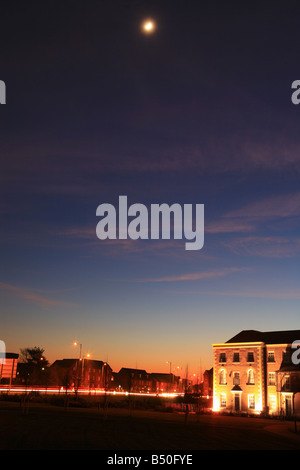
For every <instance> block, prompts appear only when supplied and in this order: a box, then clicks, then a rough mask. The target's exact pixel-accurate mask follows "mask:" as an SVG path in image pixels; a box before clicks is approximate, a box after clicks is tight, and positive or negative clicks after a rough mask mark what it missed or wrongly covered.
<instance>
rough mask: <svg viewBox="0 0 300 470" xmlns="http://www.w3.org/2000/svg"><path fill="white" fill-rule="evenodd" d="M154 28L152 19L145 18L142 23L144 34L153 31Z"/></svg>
mask: <svg viewBox="0 0 300 470" xmlns="http://www.w3.org/2000/svg"><path fill="white" fill-rule="evenodd" d="M155 28H156V26H155V23H154V21H152V20H145V21H144V22H143V24H142V31H143V32H144V33H146V34H151V33H154V31H155Z"/></svg>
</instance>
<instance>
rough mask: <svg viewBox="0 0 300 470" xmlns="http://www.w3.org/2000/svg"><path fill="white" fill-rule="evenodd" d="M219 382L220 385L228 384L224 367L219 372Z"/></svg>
mask: <svg viewBox="0 0 300 470" xmlns="http://www.w3.org/2000/svg"><path fill="white" fill-rule="evenodd" d="M219 384H220V385H226V372H225V370H224V369H222V370H221V371H220V374H219Z"/></svg>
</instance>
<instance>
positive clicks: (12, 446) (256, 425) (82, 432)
mask: <svg viewBox="0 0 300 470" xmlns="http://www.w3.org/2000/svg"><path fill="white" fill-rule="evenodd" d="M0 423H1V426H0V449H1V450H22V449H24V450H25V449H26V450H40V449H42V450H47V449H51V450H56V449H57V450H89V449H90V450H101V449H102V450H198V449H200V450H212V449H233V450H235V449H236V450H238V449H245V450H246V449H253V450H261V449H263V450H268V449H276V450H280V449H282V450H296V449H297V450H299V449H300V435H299V434H295V433H293V432H292V431H293V423H282V422H279V421H275V420H274V421H273V420H269V419H262V418H246V417H245V418H242V417H231V416H214V415H205V414H203V415H195V414H190V415H189V416H188V418H187V421H186V417H185V415H184V414H182V413H166V412H158V411H153V410H131V411H130V410H129V409H124V408H123V409H122V408H111V409H108V412H107V414H104V412H103V409H97V408H90V409H83V408H64V407H58V406H53V405H47V404H37V403H32V404H31V405H30V406H29V408H28V409H25V410H24V409H22V408H21V407H20V404H19V403H15V402H0Z"/></svg>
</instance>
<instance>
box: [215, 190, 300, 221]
mask: <svg viewBox="0 0 300 470" xmlns="http://www.w3.org/2000/svg"><path fill="white" fill-rule="evenodd" d="M299 215H300V192H296V193H291V194H285V195H278V196H273V197H269V198H266V199H262V200H260V201H257V202H253V203H250V204H247V205H245V206H243V207H241V208H240V209H236V210H234V211H231V212H228V213H227V214H226V215H225V216H224V217H225V218H232V219H234V218H242V219H246V218H248V219H252V220H253V219H257V218H262V217H263V218H278V217H280V218H283V217H295V216H299Z"/></svg>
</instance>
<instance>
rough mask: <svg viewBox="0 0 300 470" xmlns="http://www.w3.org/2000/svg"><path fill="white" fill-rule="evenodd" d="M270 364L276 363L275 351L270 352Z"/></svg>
mask: <svg viewBox="0 0 300 470" xmlns="http://www.w3.org/2000/svg"><path fill="white" fill-rule="evenodd" d="M268 362H275V353H274V351H268Z"/></svg>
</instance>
